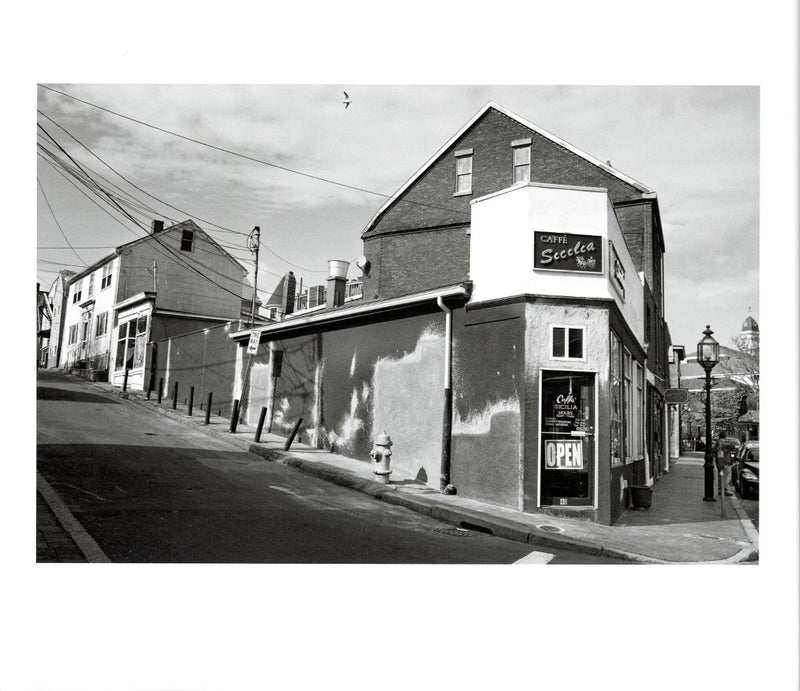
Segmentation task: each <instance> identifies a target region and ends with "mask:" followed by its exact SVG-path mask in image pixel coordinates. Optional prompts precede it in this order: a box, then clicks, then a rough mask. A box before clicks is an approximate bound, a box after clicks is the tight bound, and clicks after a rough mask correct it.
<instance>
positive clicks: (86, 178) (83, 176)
mask: <svg viewBox="0 0 800 691" xmlns="http://www.w3.org/2000/svg"><path fill="white" fill-rule="evenodd" d="M40 127H41V125H40ZM42 130H43V131H45V133H46V134H47V136H48V137H50V138H51V139H52V137H51V136H50V135H49V133H47V132H46V130H44V128H42ZM53 141H54V140H53ZM55 143H56V146H59V145H58V143H57V142H55ZM40 147H41V145H40ZM41 148H43V150H45V151H46V152H47V153H48V154H49V155H50V156H51V157H53V158H54V160H55V161H57V162H58V163H59V167H60V168H62V169H63V170H66V171H68V172H69V174H70V175H71V176H72V177H73V178H75V179H76V180H78V181H79V182H81V183H82V184H83V185H84V186H86V187H88V188H89V189H91V190H92V191H93V192H94V193H95V194H96V195H97V196H100V194H99V193H100V192H105V193H106V196H108V198H109V199H114V198H113V196H112V195H109V194H108V193H107V192H106V191H105V190H104V189H103V188H102V187H101V186H100V185H99V184H98V183H97V182H96V181H95V180H94V179H93V178H92V177H91V176H90V175H88V174H87V173H86V172H85V170H83V169H81V167H80V164H78V163H77V162H75V164H76V166H77V167H69V166H68V165H66V163H65V162H64V161H61V160H60V159H58V158H57V157H56V156H55V155H54V154H53V152H50V151H49V150H47V149H46V148H44V147H41ZM59 148H61V147H60V146H59ZM61 150H62V151H63V148H62V149H61ZM64 153H65V154H66V152H64ZM66 155H67V156H69V154H66ZM70 160H73V161H74V159H72V158H71V157H70ZM47 162H48V163H50V164H51V165H53V163H52V162H51V161H50V160H48V161H47ZM76 170H77V171H78V174H76ZM86 170H90V169H88V168H87V169H86ZM57 172H59V173H60V174H62V175H64V173H63V172H62V171H58V170H57ZM100 177H102V176H100ZM69 182H71V184H73V185H75V183H74V182H73V181H71V180H70V181H69ZM89 183H91V184H89ZM78 191H79V192H81V193H82V194H84V196H87V198H88V199H89V201H91V202H92V203H93V204H95V205H96V206H98V208H100V209H101V210H102V211H103V212H105V213H106V214H108V215H109V216H111V218H113V219H114V220H115V221H117V222H118V223H120V225H122V227H123V228H125V230H127V231H128V232H131V233H133V234H134V235H136V233H135V232H134V231H133V230H131V229H130V228H128V227H127V226H126V225H124V223H122V222H121V221H120V220H119V219H118V218H116V217H115V216H113V215H112V214H110V213H109V211H108V210H107V209H105V208H103V207H102V206H100V205H99V204H98V203H97V202H96V201H95V200H93V199H91V198H90V197H88V195H86V193H85V192H84V191H83V190H80V189H78ZM115 206H116V207H117V208H120V205H119V204H118V203H117V204H116V205H115ZM120 210H122V209H120ZM123 213H125V212H124V211H123ZM154 213H155V211H154ZM126 216H127V217H128V218H130V219H131V220H133V221H134V223H137V225H139V226H140V227H141V223H139V222H138V221H136V219H133V217H132V216H130V214H127V213H126ZM136 237H139V236H138V235H136ZM217 244H218V245H220V246H221V247H227V248H234V249H236V250H237V251H241V250H243V249H244V248H242V247H239V246H234V245H226V244H225V243H220V242H217ZM197 249H199V250H200V251H205V252H209V253H213V252H212V251H211V250H205V249H204V248H199V247H198V248H197ZM267 249H269V248H267ZM231 256H233V255H231ZM79 259H80V257H79ZM81 261H83V260H82V259H81ZM195 263H196V264H198V265H199V266H202V267H203V268H205V269H207V270H209V271H211V272H212V273H216V274H217V275H219V276H222V277H224V278H228V277H227V276H226V275H225V274H222V273H220V272H218V271H215V270H214V269H212V268H210V267H207V266H206V265H205V264H202V263H201V262H195ZM262 270H263V271H264V272H265V273H268V274H270V275H272V276H275V277H277V278H283V274H277V273H275V272H273V271H269V270H267V269H262ZM209 280H210V279H209ZM217 285H219V284H217ZM219 287H222V286H219Z"/></svg>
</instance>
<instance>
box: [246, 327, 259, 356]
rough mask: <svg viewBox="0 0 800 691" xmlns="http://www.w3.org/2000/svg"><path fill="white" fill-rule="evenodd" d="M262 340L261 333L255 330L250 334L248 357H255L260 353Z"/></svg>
mask: <svg viewBox="0 0 800 691" xmlns="http://www.w3.org/2000/svg"><path fill="white" fill-rule="evenodd" d="M260 340H261V332H260V331H256V330H255V329H254V330H253V331H251V332H250V342H249V343H248V344H247V353H248V355H255V354H256V353H257V352H258V343H259V341H260Z"/></svg>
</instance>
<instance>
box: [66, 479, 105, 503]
mask: <svg viewBox="0 0 800 691" xmlns="http://www.w3.org/2000/svg"><path fill="white" fill-rule="evenodd" d="M56 484H58V485H62V486H63V487H72V489H74V490H75V491H77V492H83V493H84V494H88V495H89V496H90V497H94V498H95V499H99V500H100V501H108V499H106V498H105V497H101V496H100V495H99V494H95V493H94V492H90V491H89V490H88V489H81V488H80V487H76V486H75V485H70V484H67V483H66V482H57V483H56Z"/></svg>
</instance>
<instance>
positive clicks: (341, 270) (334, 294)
mask: <svg viewBox="0 0 800 691" xmlns="http://www.w3.org/2000/svg"><path fill="white" fill-rule="evenodd" d="M349 267H350V262H346V261H344V260H342V259H329V260H328V289H327V291H326V293H327V294H326V299H325V307H326V308H328V309H329V308H331V307H340V306H341V305H343V304H344V294H345V286H346V285H347V269H348V268H349Z"/></svg>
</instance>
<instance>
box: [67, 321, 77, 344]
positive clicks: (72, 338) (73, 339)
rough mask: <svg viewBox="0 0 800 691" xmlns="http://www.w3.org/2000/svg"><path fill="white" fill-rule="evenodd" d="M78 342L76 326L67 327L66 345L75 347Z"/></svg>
mask: <svg viewBox="0 0 800 691" xmlns="http://www.w3.org/2000/svg"><path fill="white" fill-rule="evenodd" d="M77 342H78V325H77V324H72V325H71V326H70V327H69V339H68V340H67V345H75V344H76V343H77Z"/></svg>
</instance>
